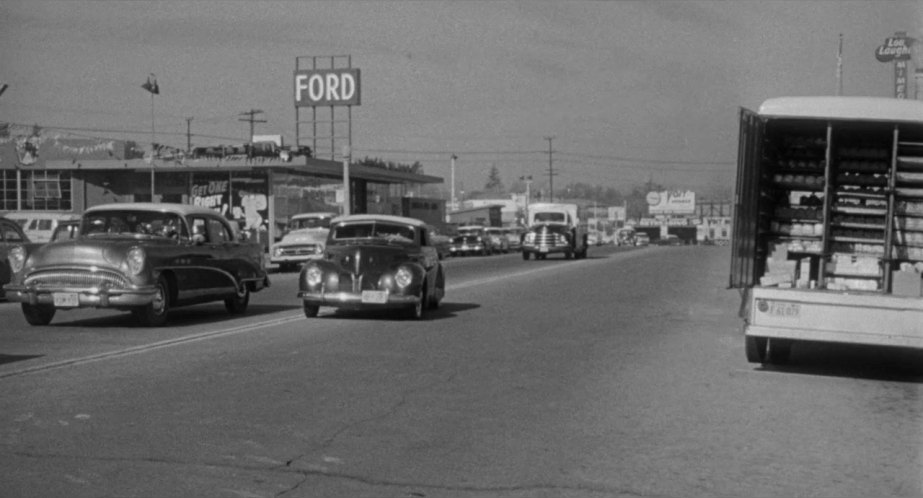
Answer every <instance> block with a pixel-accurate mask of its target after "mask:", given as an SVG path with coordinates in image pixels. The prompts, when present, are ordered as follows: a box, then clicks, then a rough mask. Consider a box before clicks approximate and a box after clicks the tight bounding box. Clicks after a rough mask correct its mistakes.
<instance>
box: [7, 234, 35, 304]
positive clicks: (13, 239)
mask: <svg viewBox="0 0 923 498" xmlns="http://www.w3.org/2000/svg"><path fill="white" fill-rule="evenodd" d="M24 245H25V246H27V247H38V246H39V245H41V244H40V243H38V242H31V241H30V240H29V236H28V235H26V233H25V232H24V231H23V229H22V227H21V226H19V223H16V222H15V221H13V220H10V219H6V218H0V298H2V297H4V296H3V288H2V286H3V284H6V283H9V281H10V278H11V277H12V272H11V271H10V260H9V258H8V257H7V256H8V255H9V253H10V250H11V249H13V248H14V247H22V246H24Z"/></svg>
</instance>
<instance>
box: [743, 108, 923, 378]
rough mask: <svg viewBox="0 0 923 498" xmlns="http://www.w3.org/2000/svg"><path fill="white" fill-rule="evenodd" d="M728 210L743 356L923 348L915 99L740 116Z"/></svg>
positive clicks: (920, 173) (921, 125) (922, 203)
mask: <svg viewBox="0 0 923 498" xmlns="http://www.w3.org/2000/svg"><path fill="white" fill-rule="evenodd" d="M734 204H735V206H734V207H735V212H734V221H733V232H732V240H731V248H732V254H731V271H730V286H731V287H732V288H737V289H740V293H741V300H742V301H741V308H740V314H741V318H742V319H743V335H744V343H745V351H746V356H747V360H748V361H750V362H753V363H762V364H769V363H783V362H785V361H787V360H788V358H789V356H790V354H791V349H792V347H793V345H797V344H798V342H799V341H819V342H835V343H848V344H863V345H876V346H893V347H901V348H913V349H923V278H921V275H923V102H921V101H911V100H899V99H889V98H871V97H783V98H774V99H770V100H767V101H765V102H764V103H763V104H762V105H761V106H760V107H759V110H758V111H757V112H753V111H751V110H748V109H741V110H740V136H739V148H738V164H737V185H736V191H735V198H734ZM796 347H797V346H796Z"/></svg>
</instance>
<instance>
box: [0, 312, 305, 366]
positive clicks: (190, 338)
mask: <svg viewBox="0 0 923 498" xmlns="http://www.w3.org/2000/svg"><path fill="white" fill-rule="evenodd" d="M301 319H304V315H302V314H301V313H299V314H297V315H289V316H284V317H280V318H276V319H273V320H269V321H261V322H259V323H253V324H249V325H241V326H239V327H234V328H230V329H223V330H214V331H211V332H202V333H198V334H192V335H187V336H183V337H176V338H174V339H167V340H165V341H160V342H153V343H150V344H143V345H140V346H132V347H129V348H124V349H118V350H115V351H107V352H105V353H97V354H93V355H89V356H82V357H80V358H70V359H67V360H61V361H55V362H52V363H44V364H41V365H35V366H32V367H25V368H20V369H18V370H11V371H9V372H2V373H0V379H3V378H5V377H14V376H18V375H24V374H28V373H34V372H42V371H46V370H54V369H57V368H63V367H68V366H74V365H83V364H86V363H93V362H96V361H102V360H107V359H111V358H120V357H123V356H129V355H133V354H140V353H146V352H148V351H153V350H157V349H163V348H169V347H173V346H178V345H181V344H188V343H191V342H198V341H204V340H206V339H213V338H216V337H224V336H229V335H236V334H242V333H244V332H250V331H252V330H257V329H261V328H265V327H272V326H275V325H282V324H284V323H289V322H294V321H295V320H301Z"/></svg>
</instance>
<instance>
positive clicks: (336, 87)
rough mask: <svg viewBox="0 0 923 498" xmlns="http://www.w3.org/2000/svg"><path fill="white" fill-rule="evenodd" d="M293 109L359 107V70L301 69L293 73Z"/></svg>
mask: <svg viewBox="0 0 923 498" xmlns="http://www.w3.org/2000/svg"><path fill="white" fill-rule="evenodd" d="M294 83H295V107H317V106H346V105H359V104H360V102H361V100H362V99H361V95H362V91H361V86H360V84H359V70H358V69H355V68H344V69H301V70H296V71H295V79H294Z"/></svg>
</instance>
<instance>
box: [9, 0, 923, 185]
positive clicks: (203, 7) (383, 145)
mask: <svg viewBox="0 0 923 498" xmlns="http://www.w3.org/2000/svg"><path fill="white" fill-rule="evenodd" d="M896 31H906V32H907V33H908V35H910V36H912V37H915V38H918V39H920V40H923V0H913V1H902V0H893V1H891V0H838V1H825V0H815V1H796V0H783V1H780V0H761V1H730V0H727V1H696V0H679V1H658V0H647V1H596V2H585V1H558V2H543V1H523V2H500V1H497V2H494V1H453V2H441V1H356V0H348V1H339V0H328V1H316V2H312V1H282V2H270V1H244V2H236V1H205V0H200V1H183V2H179V1H166V0H165V1H139V0H134V1H116V0H109V1H85V0H64V1H49V0H0V83H6V84H7V85H8V89H7V90H6V92H5V93H3V94H2V95H0V122H10V123H15V124H22V125H32V124H38V125H39V126H42V127H43V128H50V129H61V130H65V131H67V132H68V133H71V134H74V135H75V136H88V137H102V138H118V139H132V140H137V141H138V142H149V141H150V137H151V131H152V125H153V129H154V133H155V139H156V141H157V142H161V143H166V144H168V145H172V146H175V147H178V148H185V147H186V141H187V137H186V133H187V124H188V126H189V129H190V130H191V132H192V135H193V137H192V142H193V145H194V146H195V145H219V144H240V143H244V142H246V141H247V140H248V138H249V123H247V122H245V121H241V119H243V116H241V113H244V112H247V111H250V110H253V109H257V110H261V111H263V112H262V113H261V114H259V115H258V116H257V118H258V119H261V120H265V121H266V122H265V123H258V124H256V125H255V127H256V128H255V129H256V133H257V134H272V135H282V136H283V137H284V139H285V141H286V143H287V144H293V143H294V142H295V141H296V138H297V137H296V124H295V123H296V111H295V106H294V95H293V87H294V81H293V79H294V78H293V72H294V70H295V69H296V63H297V62H296V61H298V60H299V58H301V59H300V60H301V61H302V64H303V63H304V61H305V60H309V58H310V57H313V56H318V57H321V58H322V59H321V61H325V60H327V59H326V58H327V57H329V56H349V61H350V62H351V64H352V66H353V67H354V68H358V69H359V70H360V71H361V104H360V105H358V106H353V107H352V109H351V117H352V155H353V157H354V158H361V157H375V158H381V159H383V160H386V161H394V162H398V163H407V164H409V163H413V162H420V163H421V164H422V165H423V172H424V173H426V174H429V175H434V176H439V177H443V178H445V184H444V186H443V188H445V189H448V186H449V183H450V175H451V166H450V165H451V157H452V155H453V154H454V155H455V156H457V159H456V162H455V172H456V188H457V189H459V190H465V189H467V190H469V191H472V190H479V189H482V188H483V187H484V185H485V184H486V182H487V179H488V174H489V171H490V170H491V168H493V167H496V168H497V170H498V171H499V172H500V176H501V180H502V181H503V183H504V185H506V186H507V187H512V186H514V185H515V184H516V183H517V182H518V181H519V179H520V178H521V177H524V176H532V178H533V180H534V183H533V189H547V188H548V187H549V178H550V177H549V170H551V171H553V173H554V176H553V182H554V188H555V189H556V191H560V189H562V188H564V187H565V186H566V185H567V184H570V183H578V182H580V183H588V184H591V185H601V186H603V187H612V188H615V189H617V190H620V191H622V192H625V193H627V192H630V191H631V189H632V188H635V187H639V186H643V185H644V184H645V183H646V182H648V181H653V182H655V183H658V184H660V185H663V186H665V187H667V188H671V189H682V190H686V189H689V190H694V191H696V192H697V194H698V195H699V196H700V197H710V198H715V197H722V196H723V197H727V196H728V195H730V192H732V190H733V185H734V179H735V175H736V172H735V170H736V165H735V163H736V157H737V131H738V130H737V126H738V112H739V109H740V108H741V107H745V108H749V109H756V108H758V107H759V105H760V103H761V102H763V101H764V100H766V99H769V98H773V97H779V96H795V95H832V94H835V92H836V91H837V53H838V46H839V37H840V35H842V37H843V49H842V58H841V61H842V73H841V74H842V80H841V81H842V87H843V94H844V95H862V96H880V97H890V96H893V92H894V73H893V66H892V64H889V63H881V62H879V61H878V60H876V58H875V56H874V51H875V49H876V48H877V47H878V46H879V45H881V44H883V43H884V41H885V39H886V38H887V37H889V36H893V34H894V33H895V32H896ZM921 44H923V41H921ZM305 58H308V59H305ZM338 61H339V63H342V61H343V59H338ZM150 73H154V74H155V75H156V78H157V81H158V84H159V86H160V94H159V95H157V96H155V97H154V98H153V106H152V98H151V95H150V94H149V93H147V92H146V91H145V90H144V89H142V88H141V84H142V83H144V82H145V80H146V78H147V77H148V74H150ZM152 107H153V113H152ZM337 113H338V114H337V117H338V118H341V117H343V116H345V110H344V109H342V108H338V110H337ZM152 114H153V123H152ZM300 115H301V118H302V120H305V119H306V116H309V114H308V113H307V111H302V112H301V114H300ZM188 118H192V120H191V121H188ZM302 135H303V136H302V137H301V141H302V142H303V143H306V141H307V140H309V137H305V136H304V129H302ZM549 148H550V149H551V154H549ZM336 149H337V150H336V151H335V152H336V154H339V152H340V149H339V147H337V148H336ZM317 152H318V157H324V156H325V155H326V156H328V158H329V155H330V153H331V151H329V150H327V151H321V150H319V151H317Z"/></svg>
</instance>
